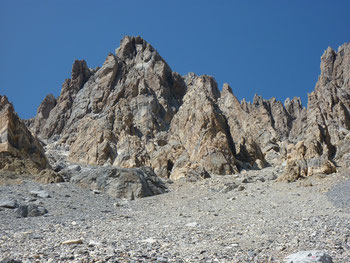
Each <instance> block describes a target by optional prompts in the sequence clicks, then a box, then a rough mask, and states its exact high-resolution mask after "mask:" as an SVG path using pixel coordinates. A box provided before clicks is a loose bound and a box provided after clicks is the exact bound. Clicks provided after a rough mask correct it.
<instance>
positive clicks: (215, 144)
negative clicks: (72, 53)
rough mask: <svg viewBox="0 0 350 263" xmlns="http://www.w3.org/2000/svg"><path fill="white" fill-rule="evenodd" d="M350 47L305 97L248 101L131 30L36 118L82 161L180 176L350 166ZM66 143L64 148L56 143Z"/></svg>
mask: <svg viewBox="0 0 350 263" xmlns="http://www.w3.org/2000/svg"><path fill="white" fill-rule="evenodd" d="M349 56H350V44H345V45H343V46H341V47H340V48H339V50H338V52H335V51H334V50H332V49H330V48H329V49H327V51H326V52H325V54H324V55H323V56H322V59H321V75H320V78H319V81H318V83H317V85H316V88H315V91H314V92H312V93H311V94H309V102H308V108H303V107H302V105H301V101H300V99H299V98H293V99H292V100H290V99H286V100H285V102H284V104H283V103H281V102H280V101H277V100H276V99H275V98H272V99H270V100H265V99H263V98H262V97H260V96H257V95H255V96H254V99H253V102H252V103H250V102H246V101H245V100H243V101H242V102H239V101H238V99H237V98H236V97H235V95H234V94H233V91H232V89H231V88H230V86H229V85H228V84H225V85H224V87H223V89H222V91H221V92H220V90H219V89H218V87H217V84H216V82H215V80H214V78H212V77H210V76H206V75H204V76H196V75H195V74H193V73H189V74H187V75H186V76H180V75H179V74H177V73H176V72H173V71H172V70H171V69H170V67H169V66H168V65H167V63H166V62H165V61H164V60H163V58H162V57H161V56H160V55H159V54H158V52H157V51H156V50H155V49H154V48H153V47H152V46H151V45H150V44H149V43H147V42H146V41H145V40H143V39H142V38H141V37H128V36H127V37H124V38H123V39H122V41H121V44H120V47H119V48H118V49H117V50H116V53H115V54H109V55H108V56H107V58H106V60H105V62H104V64H103V65H102V67H101V68H96V69H89V68H88V66H87V64H86V62H85V61H83V60H82V61H75V62H74V64H73V68H72V74H71V78H70V79H68V80H66V81H65V82H64V84H63V86H62V91H61V94H60V96H59V97H58V98H57V100H56V99H55V98H54V97H53V96H51V95H49V96H48V97H46V98H45V99H44V101H43V103H42V104H41V105H40V107H39V109H38V114H37V116H36V117H35V118H34V119H33V120H32V121H30V122H29V126H30V128H31V129H32V131H33V132H34V133H35V134H37V135H38V136H39V137H40V138H41V139H43V140H44V141H45V142H47V143H48V144H49V145H53V144H54V145H57V147H60V148H62V149H65V150H66V151H67V154H68V159H69V160H70V161H72V162H76V163H82V164H93V165H113V166H121V167H125V168H133V167H143V166H150V167H151V168H152V169H153V170H154V171H155V173H156V174H157V175H159V176H161V177H170V178H171V179H178V178H181V177H197V178H205V177H208V176H210V174H213V173H214V174H232V173H236V172H238V171H239V170H241V169H261V168H264V167H266V166H268V165H281V164H285V165H286V169H285V174H284V176H282V177H281V178H280V180H288V181H290V180H296V179H297V178H300V177H306V176H309V175H312V174H315V173H320V172H322V173H324V172H327V173H331V172H333V171H335V170H336V165H338V166H339V165H340V166H344V165H348V164H349V163H348V162H349V161H347V160H348V159H349V157H350V156H349V152H350V148H349V147H350V146H348V145H349V143H346V142H348V141H349V139H350V135H349V130H350V118H349V116H350V114H349V106H350V91H349V82H350V81H349V79H350V77H349V76H350V65H349V64H350V61H349ZM55 147H56V146H55Z"/></svg>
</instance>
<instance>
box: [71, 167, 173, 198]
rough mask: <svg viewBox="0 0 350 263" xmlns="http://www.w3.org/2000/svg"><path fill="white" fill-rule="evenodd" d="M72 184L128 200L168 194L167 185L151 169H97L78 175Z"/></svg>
mask: <svg viewBox="0 0 350 263" xmlns="http://www.w3.org/2000/svg"><path fill="white" fill-rule="evenodd" d="M71 182H73V183H77V184H79V185H81V186H84V187H88V188H90V189H94V190H101V191H103V192H105V193H107V194H109V195H110V196H112V197H116V198H125V199H128V200H134V199H135V198H141V197H147V196H152V195H158V194H163V193H165V192H167V187H166V186H165V184H164V183H163V182H162V181H161V180H160V179H159V177H157V176H156V175H155V174H154V172H153V170H152V169H151V168H149V167H142V168H129V169H127V168H118V167H96V168H93V169H89V170H86V171H82V172H80V173H78V174H76V175H75V176H73V177H72V178H71Z"/></svg>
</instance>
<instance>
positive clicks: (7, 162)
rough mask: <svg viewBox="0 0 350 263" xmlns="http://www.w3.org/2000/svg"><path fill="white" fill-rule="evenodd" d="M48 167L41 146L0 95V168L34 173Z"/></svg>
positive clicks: (5, 98)
mask: <svg viewBox="0 0 350 263" xmlns="http://www.w3.org/2000/svg"><path fill="white" fill-rule="evenodd" d="M48 167H49V164H48V161H47V159H46V157H45V154H44V149H43V147H42V146H41V144H40V143H39V141H38V140H37V139H36V137H34V136H33V135H32V134H31V132H30V131H29V130H28V129H27V127H26V125H25V124H24V123H23V122H22V120H20V118H19V117H18V116H17V114H16V113H15V110H14V108H13V105H12V104H11V103H10V102H9V101H8V99H7V97H6V96H1V95H0V170H10V171H12V172H15V173H33V174H36V173H39V172H40V171H41V170H43V169H45V168H48Z"/></svg>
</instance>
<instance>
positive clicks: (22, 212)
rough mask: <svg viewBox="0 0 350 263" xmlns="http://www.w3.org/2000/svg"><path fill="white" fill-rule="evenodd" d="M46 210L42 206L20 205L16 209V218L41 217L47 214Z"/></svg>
mask: <svg viewBox="0 0 350 263" xmlns="http://www.w3.org/2000/svg"><path fill="white" fill-rule="evenodd" d="M47 212H48V211H47V210H46V209H45V207H43V206H38V205H35V204H29V205H20V206H19V207H18V208H17V209H16V215H17V217H34V216H42V215H45V214H47Z"/></svg>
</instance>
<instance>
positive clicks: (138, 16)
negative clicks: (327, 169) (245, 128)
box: [0, 0, 350, 118]
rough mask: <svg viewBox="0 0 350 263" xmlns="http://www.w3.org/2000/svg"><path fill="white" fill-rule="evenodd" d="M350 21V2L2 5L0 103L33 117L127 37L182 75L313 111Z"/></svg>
mask: <svg viewBox="0 0 350 263" xmlns="http://www.w3.org/2000/svg"><path fill="white" fill-rule="evenodd" d="M349 11H350V1H347V0H344V1H330V0H329V1H324V0H317V1H316V0H313V1H311V0H294V1H287V0H275V1H262V0H256V1H254V0H251V1H250V0H249V1H248V0H240V1H239V0H237V1H234V0H227V1H224V0H217V1H214V0H212V1H206V0H192V1H190V0H187V1H181V0H180V1H179V0H178V1H170V0H148V1H141V0H133V1H112V0H99V1H97V0H96V1H89V0H84V1H83V0H81V1H80V0H60V1H59V0H56V1H47V0H45V1H43V0H35V1H30V0H23V1H18V0H1V1H0V35H1V40H0V94H2V95H3V94H5V95H7V96H8V97H9V99H10V100H11V101H12V102H13V104H14V106H15V109H16V111H17V112H18V113H19V115H20V116H21V117H22V118H29V117H32V116H34V115H35V113H36V109H37V107H38V106H39V104H40V102H41V101H42V99H43V98H44V97H45V95H46V94H48V93H53V94H54V95H55V96H58V95H59V93H60V90H61V84H62V83H63V81H64V79H66V78H69V77H70V71H71V67H72V63H73V61H74V60H75V59H85V60H86V62H87V64H88V66H89V67H92V68H93V67H96V66H100V65H102V63H103V61H104V59H105V57H106V56H107V54H108V52H114V50H115V49H116V48H117V47H118V46H119V42H120V39H121V38H122V37H123V36H124V35H141V36H142V37H143V38H144V39H145V40H147V41H148V42H150V43H151V44H152V45H153V46H154V47H155V48H156V49H157V50H158V52H159V53H160V55H161V56H162V57H163V58H164V59H165V60H166V61H167V62H168V64H169V65H170V67H171V68H172V70H174V71H177V72H179V73H180V74H186V73H187V72H195V73H196V74H208V75H212V76H214V77H215V78H216V80H217V82H218V85H219V87H220V88H221V86H222V84H223V83H224V82H227V83H229V84H230V85H231V87H232V89H233V92H234V93H235V95H236V96H237V97H238V98H239V99H242V98H246V99H247V100H248V101H251V100H252V98H253V96H254V94H255V93H257V94H259V95H262V96H263V97H264V98H267V99H268V98H270V97H272V96H274V97H276V98H277V99H279V100H282V101H284V100H285V98H286V97H294V96H298V97H301V98H302V101H303V104H304V105H305V104H306V103H307V93H308V92H311V91H312V90H313V89H314V86H315V83H316V81H317V78H318V75H319V73H320V70H319V64H320V56H321V55H322V53H323V51H324V50H325V49H326V48H327V47H328V46H331V47H333V48H334V49H337V48H338V46H339V45H341V44H343V43H345V42H349V41H350V15H349Z"/></svg>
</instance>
